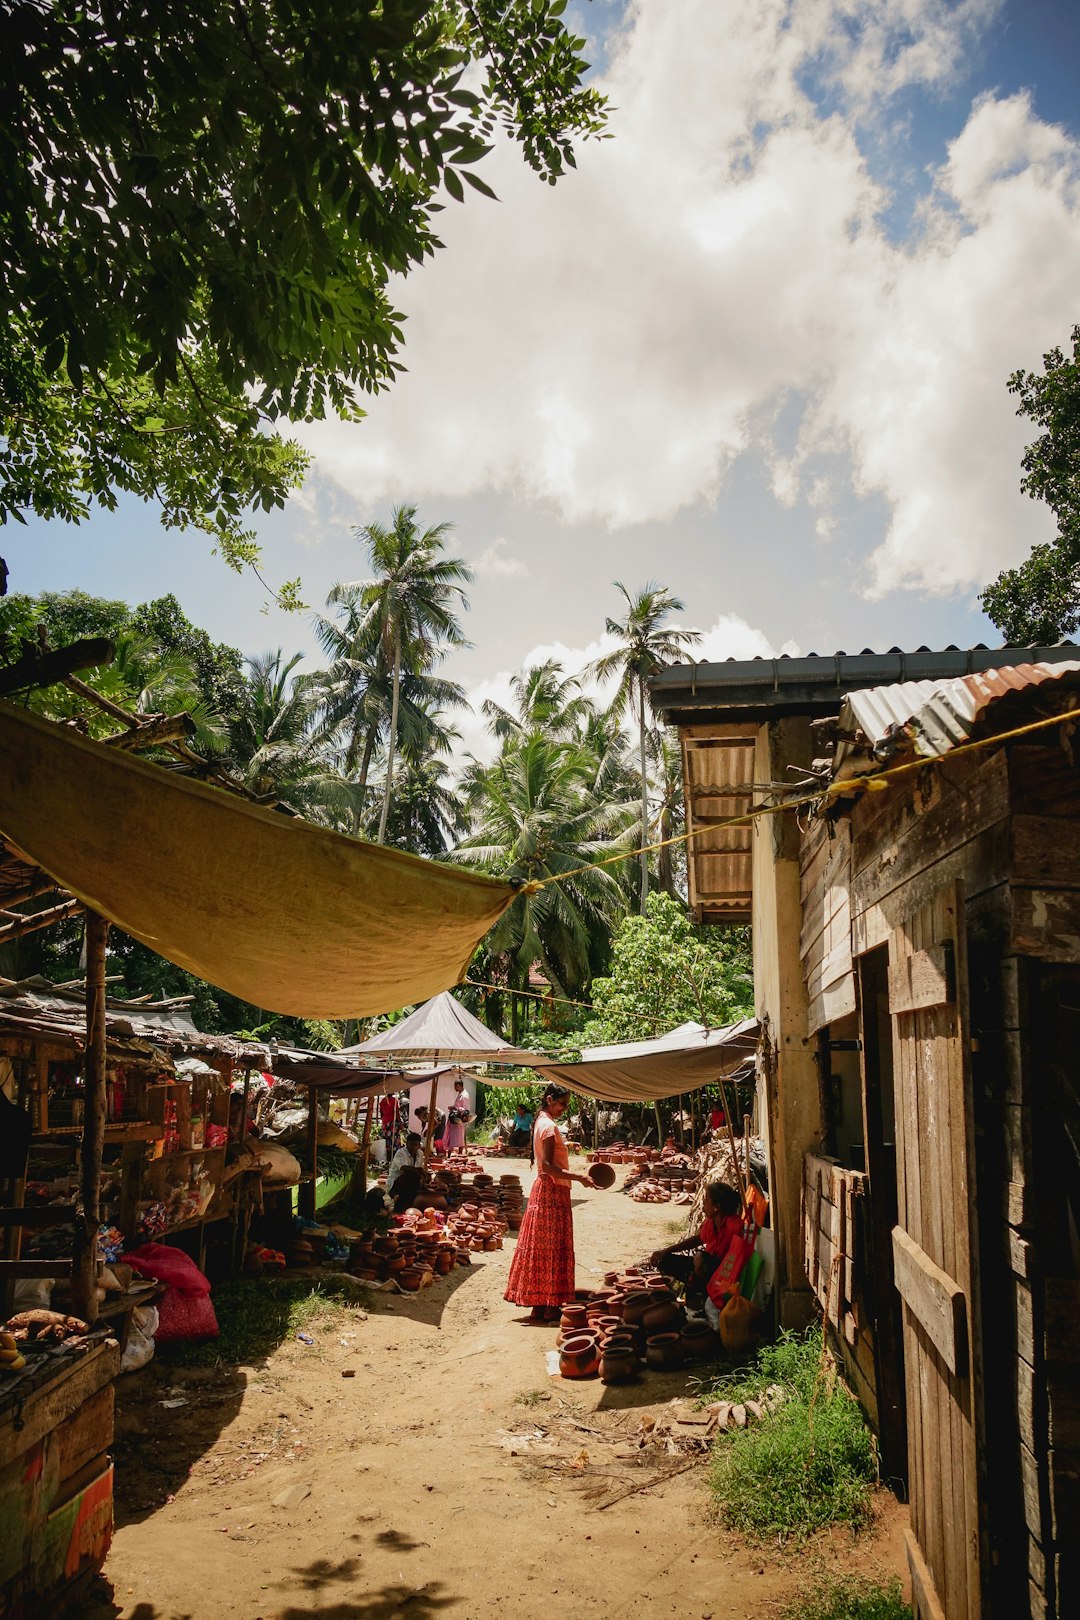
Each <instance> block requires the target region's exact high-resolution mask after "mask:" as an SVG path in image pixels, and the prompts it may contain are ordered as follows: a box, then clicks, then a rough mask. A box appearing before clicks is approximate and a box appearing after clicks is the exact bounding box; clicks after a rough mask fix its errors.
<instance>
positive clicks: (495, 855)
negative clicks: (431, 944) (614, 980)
mask: <svg viewBox="0 0 1080 1620" xmlns="http://www.w3.org/2000/svg"><path fill="white" fill-rule="evenodd" d="M595 781H596V756H595V755H594V754H593V753H591V752H590V751H589V750H587V749H585V748H583V747H582V746H581V745H580V744H579V743H576V742H561V741H559V740H557V739H554V738H551V737H547V736H544V735H543V734H542V733H540V732H533V733H532V734H530V735H529V736H526V737H523V738H521V739H520V740H518V741H514V742H511V743H510V744H509V745H508V746H507V748H506V749H505V750H504V752H503V755H502V757H501V758H500V759H498V760H497V761H496V762H495V764H494V765H492V766H491V767H490V768H489V770H488V771H487V773H486V777H485V778H484V780H483V786H482V789H481V788H480V781H479V773H475V772H474V781H473V787H474V793H473V805H474V813H475V820H474V826H473V832H472V835H471V836H470V837H469V838H467V839H465V840H464V841H463V842H462V843H461V844H459V845H458V848H457V851H456V857H457V859H458V860H460V861H463V862H466V863H468V864H469V865H472V866H480V867H483V868H484V869H485V870H487V871H491V872H498V873H500V874H501V875H504V876H506V877H509V878H521V879H522V880H528V879H531V878H553V877H558V878H560V879H562V881H560V882H558V883H552V884H550V885H548V886H546V887H544V888H542V889H541V890H540V891H539V892H538V893H536V894H529V895H522V896H520V897H519V898H518V899H517V900H515V902H514V904H513V905H512V906H511V907H510V909H509V910H508V911H506V912H504V913H503V916H502V917H501V918H500V919H499V921H498V922H497V923H496V924H495V927H494V928H493V929H492V930H491V932H490V933H489V934H488V936H487V939H486V941H485V946H486V948H487V949H489V950H490V951H492V952H494V953H497V954H505V955H506V956H507V957H508V958H509V960H510V961H511V962H512V964H513V968H514V972H515V975H516V977H517V979H518V988H523V987H524V984H525V980H526V978H527V976H528V972H529V969H530V968H531V967H532V965H533V963H534V962H537V961H538V962H540V963H541V965H542V967H543V969H544V973H545V975H546V976H547V978H548V980H549V981H550V983H551V985H552V987H553V988H554V990H555V991H556V993H557V994H560V995H561V994H565V993H566V992H569V993H570V994H574V993H576V992H577V991H579V990H582V989H585V988H586V987H587V986H588V984H589V981H590V979H591V977H592V973H593V971H594V970H595V967H596V966H597V965H598V964H599V963H600V962H601V961H602V959H603V957H604V955H605V954H606V951H607V947H608V944H609V941H610V938H611V932H612V929H613V927H614V924H615V921H616V919H617V917H618V916H619V915H620V914H621V913H622V911H623V908H624V905H625V901H624V896H623V892H622V889H621V886H620V884H619V880H618V876H617V871H618V869H617V867H614V866H601V865H600V864H599V862H600V861H601V860H602V859H603V857H604V856H606V855H609V854H612V853H614V852H615V851H616V850H617V849H618V848H619V835H620V834H621V833H622V832H623V831H624V830H625V828H626V826H627V825H628V823H629V822H630V821H632V819H633V814H634V812H633V806H632V803H628V802H627V801H626V800H625V799H621V800H620V799H604V798H597V796H596V794H595V787H594V785H595ZM571 874H572V875H571Z"/></svg>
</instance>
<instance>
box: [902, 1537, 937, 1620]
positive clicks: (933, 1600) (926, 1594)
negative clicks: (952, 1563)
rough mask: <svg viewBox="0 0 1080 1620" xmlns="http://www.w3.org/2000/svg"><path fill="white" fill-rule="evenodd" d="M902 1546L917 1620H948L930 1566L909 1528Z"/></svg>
mask: <svg viewBox="0 0 1080 1620" xmlns="http://www.w3.org/2000/svg"><path fill="white" fill-rule="evenodd" d="M904 1545H905V1547H906V1548H907V1560H908V1569H909V1570H910V1571H911V1596H912V1599H913V1606H914V1609H915V1613H916V1615H917V1616H918V1620H948V1616H947V1615H946V1613H945V1610H944V1608H943V1606H942V1602H941V1599H940V1598H939V1597H938V1594H937V1587H936V1586H935V1585H934V1577H933V1575H932V1574H931V1573H930V1566H929V1564H928V1563H927V1562H926V1559H925V1558H924V1557H923V1551H922V1548H921V1547H920V1546H919V1543H918V1541H917V1540H916V1539H915V1534H914V1531H912V1530H911V1529H909V1528H905V1530H904Z"/></svg>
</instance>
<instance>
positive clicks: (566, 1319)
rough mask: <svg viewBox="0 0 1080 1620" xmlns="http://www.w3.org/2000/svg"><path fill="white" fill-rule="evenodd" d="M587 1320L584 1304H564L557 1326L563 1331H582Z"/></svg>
mask: <svg viewBox="0 0 1080 1620" xmlns="http://www.w3.org/2000/svg"><path fill="white" fill-rule="evenodd" d="M587 1320H588V1312H587V1311H586V1309H585V1307H584V1305H564V1306H563V1308H562V1315H561V1316H560V1318H559V1326H560V1327H561V1328H562V1330H563V1332H564V1333H583V1332H584V1331H585V1324H586V1322H587Z"/></svg>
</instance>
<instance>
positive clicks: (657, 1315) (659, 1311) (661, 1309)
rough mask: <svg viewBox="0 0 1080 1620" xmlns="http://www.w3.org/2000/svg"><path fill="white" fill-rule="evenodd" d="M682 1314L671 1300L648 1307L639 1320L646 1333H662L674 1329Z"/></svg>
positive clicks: (661, 1301) (664, 1300)
mask: <svg viewBox="0 0 1080 1620" xmlns="http://www.w3.org/2000/svg"><path fill="white" fill-rule="evenodd" d="M681 1316H682V1312H681V1310H680V1308H679V1306H678V1305H676V1303H675V1301H674V1300H673V1299H663V1300H658V1301H657V1303H656V1304H655V1305H650V1306H649V1308H648V1310H647V1311H646V1312H645V1314H644V1316H643V1317H642V1318H641V1322H642V1326H643V1327H644V1329H645V1331H646V1333H648V1334H650V1335H651V1334H654V1333H664V1332H666V1331H667V1330H668V1329H670V1328H674V1327H675V1326H676V1325H677V1324H678V1323H679V1322H680V1320H681Z"/></svg>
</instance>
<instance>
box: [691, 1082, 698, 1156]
mask: <svg viewBox="0 0 1080 1620" xmlns="http://www.w3.org/2000/svg"><path fill="white" fill-rule="evenodd" d="M697 1099H698V1094H697V1092H696V1091H692V1092H691V1093H690V1151H691V1152H692V1153H696V1152H697V1145H698V1128H697Z"/></svg>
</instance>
